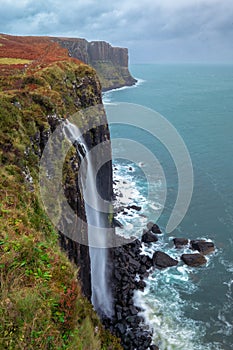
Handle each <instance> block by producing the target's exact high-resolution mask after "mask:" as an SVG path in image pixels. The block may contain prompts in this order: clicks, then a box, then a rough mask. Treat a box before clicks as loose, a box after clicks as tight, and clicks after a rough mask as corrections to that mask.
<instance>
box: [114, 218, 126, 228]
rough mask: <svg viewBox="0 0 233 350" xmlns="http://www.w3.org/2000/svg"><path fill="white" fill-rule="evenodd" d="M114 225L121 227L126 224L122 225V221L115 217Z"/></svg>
mask: <svg viewBox="0 0 233 350" xmlns="http://www.w3.org/2000/svg"><path fill="white" fill-rule="evenodd" d="M113 225H114V227H120V228H123V227H124V225H122V223H121V222H120V221H119V220H117V219H116V218H114V219H113Z"/></svg>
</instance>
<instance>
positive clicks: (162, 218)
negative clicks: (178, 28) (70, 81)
mask: <svg viewBox="0 0 233 350" xmlns="http://www.w3.org/2000/svg"><path fill="white" fill-rule="evenodd" d="M131 72H132V74H133V75H134V76H135V77H136V78H139V83H138V84H137V85H136V86H135V87H131V88H125V89H119V90H114V91H110V92H107V93H105V94H104V102H105V103H106V106H107V105H108V104H116V103H117V102H129V103H134V104H135V103H136V104H139V105H142V106H145V107H148V108H151V109H153V110H155V111H157V112H159V113H160V114H161V115H163V116H164V117H165V118H166V119H167V120H168V121H169V122H170V123H171V124H172V125H173V126H174V127H175V128H176V130H177V131H178V132H179V134H180V135H181V137H182V138H183V140H184V142H185V144H186V146H187V149H188V151H189V153H190V157H191V159H192V165H193V172H194V189H193V195H192V199H191V203H190V206H189V209H188V211H187V213H186V215H185V217H184V219H183V220H182V221H181V223H180V224H179V226H178V227H177V228H176V229H175V230H174V231H173V232H171V233H169V234H168V233H166V232H165V227H166V224H167V220H168V217H169V215H170V214H171V211H172V208H173V206H174V203H175V199H176V196H177V190H178V177H177V172H176V168H175V165H174V162H173V160H172V158H171V156H170V155H169V153H168V151H167V150H166V149H165V148H164V147H163V145H160V142H159V141H158V140H156V139H155V138H154V137H153V136H151V135H149V134H148V133H143V131H141V130H138V129H137V128H134V127H133V126H124V125H121V124H119V125H115V124H114V125H111V126H110V128H111V137H112V139H114V138H118V137H121V138H123V139H125V138H126V139H131V140H136V141H137V142H139V143H141V144H142V145H143V146H144V147H145V148H147V149H149V150H150V151H151V152H153V153H154V154H155V156H156V158H157V159H158V161H159V163H160V166H161V168H162V170H163V172H161V171H158V174H157V177H156V176H155V180H154V182H153V186H152V192H153V193H152V194H153V195H152V197H150V200H148V199H147V192H148V186H147V180H146V177H145V175H144V168H146V167H147V166H148V167H149V166H150V164H147V162H146V161H145V164H136V163H134V162H132V161H130V160H129V161H127V160H125V159H122V158H121V156H120V154H121V151H122V150H120V147H121V146H120V145H118V146H117V147H116V148H117V149H113V154H114V178H115V181H116V182H115V191H116V193H118V198H117V201H118V204H117V205H119V206H120V205H121V204H122V205H128V204H138V205H140V206H141V207H142V209H141V211H140V212H137V211H135V210H131V209H129V210H126V211H125V212H124V214H123V213H121V214H119V215H118V218H119V219H120V220H121V221H122V222H123V224H124V230H123V231H122V230H121V231H120V229H119V233H120V234H122V232H124V234H125V235H132V234H136V235H140V234H141V233H142V230H143V229H144V228H145V226H146V223H147V222H148V221H149V220H153V221H157V222H158V224H159V225H160V226H161V227H162V229H163V232H164V234H163V235H162V236H161V237H160V240H159V242H158V243H156V244H155V245H154V246H153V247H151V248H147V247H144V249H145V251H146V252H147V254H152V253H153V249H154V250H155V249H156V250H162V251H164V252H167V253H169V254H170V255H171V256H173V257H175V258H177V259H179V258H180V256H181V254H182V253H183V251H177V250H176V249H174V247H173V243H172V238H173V237H186V238H188V239H195V238H205V239H210V240H212V241H214V243H215V245H216V251H215V253H213V254H211V255H209V256H208V263H207V264H206V266H204V267H201V268H196V269H194V268H189V267H187V266H185V265H184V264H182V262H179V264H178V266H177V267H175V268H169V269H166V270H161V271H159V270H156V271H154V273H153V274H152V275H151V276H150V277H149V279H148V281H147V287H146V289H145V291H144V292H143V293H142V292H138V293H137V294H136V295H135V300H136V302H137V303H138V304H140V305H142V306H143V307H144V309H145V312H144V316H145V318H146V321H147V322H148V324H150V326H151V327H152V328H153V329H154V334H155V339H154V340H155V343H156V344H158V345H159V346H160V349H161V350H170V349H177V350H179V349H180V350H181V349H182V350H192V349H193V350H198V349H200V350H203V349H205V350H207V349H211V350H231V349H233V311H232V310H233V66H232V65H159V64H158V65H134V66H132V67H131ZM145 127H146V125H145ZM122 147H123V146H122ZM113 148H114V145H113ZM118 155H119V156H118ZM162 173H164V176H165V179H166V182H165V181H164V177H163V176H162ZM165 187H166V188H165ZM165 189H166V191H167V197H166V201H165V204H164V203H163V201H162V197H163V195H164V193H165ZM160 214H161V215H160Z"/></svg>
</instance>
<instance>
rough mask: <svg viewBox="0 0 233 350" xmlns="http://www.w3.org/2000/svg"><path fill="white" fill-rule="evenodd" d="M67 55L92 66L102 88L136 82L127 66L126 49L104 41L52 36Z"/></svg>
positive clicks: (104, 89) (128, 84)
mask: <svg viewBox="0 0 233 350" xmlns="http://www.w3.org/2000/svg"><path fill="white" fill-rule="evenodd" d="M53 40H54V41H56V42H58V43H59V44H60V45H61V46H62V47H64V48H66V49H68V51H69V55H70V56H71V57H75V58H77V59H79V60H81V61H82V62H84V63H86V64H89V65H90V66H92V67H93V68H94V69H95V70H96V72H97V74H98V76H99V79H100V82H101V85H102V90H103V91H106V90H110V89H115V88H119V87H122V86H131V85H134V84H135V83H136V79H134V78H133V77H132V76H131V74H130V72H129V68H128V49H127V48H120V47H113V46H111V45H110V44H108V43H107V42H105V41H91V42H88V41H87V40H85V39H75V38H74V39H67V38H53Z"/></svg>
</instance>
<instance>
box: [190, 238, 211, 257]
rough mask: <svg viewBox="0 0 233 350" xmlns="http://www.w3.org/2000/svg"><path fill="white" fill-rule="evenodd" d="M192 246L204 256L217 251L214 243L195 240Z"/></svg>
mask: <svg viewBox="0 0 233 350" xmlns="http://www.w3.org/2000/svg"><path fill="white" fill-rule="evenodd" d="M190 245H191V248H192V249H193V250H198V251H199V252H200V253H202V254H204V255H206V254H210V253H212V252H213V251H214V249H215V248H214V243H213V242H207V241H204V240H202V239H201V240H193V241H191V242H190Z"/></svg>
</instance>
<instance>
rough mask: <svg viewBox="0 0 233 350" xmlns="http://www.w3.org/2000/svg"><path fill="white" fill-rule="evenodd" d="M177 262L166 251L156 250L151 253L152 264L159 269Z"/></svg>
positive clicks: (174, 264)
mask: <svg viewBox="0 0 233 350" xmlns="http://www.w3.org/2000/svg"><path fill="white" fill-rule="evenodd" d="M177 264H178V261H177V260H175V259H173V258H171V257H170V256H169V255H167V254H166V253H163V252H160V251H157V252H155V253H154V255H153V265H154V266H156V267H158V268H160V269H164V268H166V267H172V266H176V265H177Z"/></svg>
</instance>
